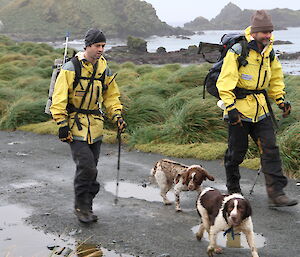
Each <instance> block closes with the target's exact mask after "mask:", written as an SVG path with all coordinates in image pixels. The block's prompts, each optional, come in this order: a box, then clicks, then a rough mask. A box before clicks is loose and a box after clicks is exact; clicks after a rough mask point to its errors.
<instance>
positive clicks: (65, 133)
mask: <svg viewBox="0 0 300 257" xmlns="http://www.w3.org/2000/svg"><path fill="white" fill-rule="evenodd" d="M58 137H59V139H60V140H61V141H62V142H67V143H70V142H72V141H73V137H72V133H71V130H70V128H69V126H64V127H60V128H59V129H58Z"/></svg>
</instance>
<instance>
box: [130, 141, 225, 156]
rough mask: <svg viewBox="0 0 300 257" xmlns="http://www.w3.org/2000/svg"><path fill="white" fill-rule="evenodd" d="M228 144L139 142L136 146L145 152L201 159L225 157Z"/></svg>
mask: <svg viewBox="0 0 300 257" xmlns="http://www.w3.org/2000/svg"><path fill="white" fill-rule="evenodd" d="M226 147H227V145H226V144H225V143H210V144H205V143H203V144H200V143H198V144H185V145H178V144H171V143H169V144H167V143H165V144H159V143H149V144H138V145H135V148H136V149H138V150H141V151H143V152H154V153H160V154H163V155H167V156H173V157H178V158H196V159H201V160H215V159H220V158H223V156H224V152H225V150H226Z"/></svg>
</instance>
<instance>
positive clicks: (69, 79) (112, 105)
mask: <svg viewBox="0 0 300 257" xmlns="http://www.w3.org/2000/svg"><path fill="white" fill-rule="evenodd" d="M76 56H77V57H78V59H79V60H80V62H81V64H82V69H81V76H82V77H91V76H92V73H93V65H92V64H91V63H90V62H88V61H86V60H85V58H84V53H83V52H80V53H78V54H77V55H76ZM103 72H105V73H106V76H105V80H104V84H105V85H107V86H108V87H107V89H106V90H105V91H104V92H103V91H102V90H103V88H102V83H101V81H100V80H94V83H93V84H91V86H90V88H89V91H88V92H87V95H86V98H85V101H84V103H83V104H82V106H81V109H87V110H98V109H99V108H100V109H101V108H103V107H105V113H106V115H107V116H108V118H110V119H111V120H112V121H113V122H116V120H117V118H118V117H120V116H121V111H122V105H121V103H120V100H119V97H120V92H119V89H118V86H117V83H116V82H115V80H114V76H113V74H111V72H110V70H109V68H108V67H107V63H106V60H105V58H104V57H103V56H102V57H101V58H100V59H99V60H98V67H97V71H96V75H95V78H98V79H99V78H100V77H101V75H102V74H103ZM74 78H75V68H74V65H73V63H72V62H71V61H70V62H67V63H66V64H65V65H64V66H63V68H62V69H61V71H60V73H59V75H58V77H57V80H56V83H55V88H54V92H53V96H52V105H51V108H50V110H51V113H52V116H53V119H54V120H55V121H56V122H57V123H58V124H61V126H65V125H66V123H65V122H64V121H66V122H68V125H69V127H70V128H71V131H72V135H73V138H74V139H77V140H81V141H87V142H88V143H89V144H92V143H94V142H96V141H98V140H100V139H101V138H102V136H103V120H104V118H103V117H102V116H99V115H94V114H83V113H79V114H78V118H79V121H80V124H81V126H82V129H81V130H79V128H78V126H77V125H76V123H75V121H74V116H75V114H76V113H75V112H73V113H70V114H68V111H67V104H68V103H69V104H72V105H74V107H75V108H79V107H80V104H81V100H82V97H83V95H84V92H85V90H86V88H87V86H88V82H89V80H86V79H81V80H80V82H79V83H78V85H77V87H76V88H75V89H73V81H74Z"/></svg>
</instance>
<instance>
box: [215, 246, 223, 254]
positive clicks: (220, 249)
mask: <svg viewBox="0 0 300 257" xmlns="http://www.w3.org/2000/svg"><path fill="white" fill-rule="evenodd" d="M215 253H216V254H221V253H223V249H222V248H221V247H217V248H215Z"/></svg>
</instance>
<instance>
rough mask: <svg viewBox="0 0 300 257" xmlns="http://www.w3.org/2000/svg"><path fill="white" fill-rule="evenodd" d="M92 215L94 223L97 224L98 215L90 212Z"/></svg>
mask: <svg viewBox="0 0 300 257" xmlns="http://www.w3.org/2000/svg"><path fill="white" fill-rule="evenodd" d="M90 214H91V215H92V220H93V222H97V221H98V216H97V215H96V214H94V212H93V211H90Z"/></svg>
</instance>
